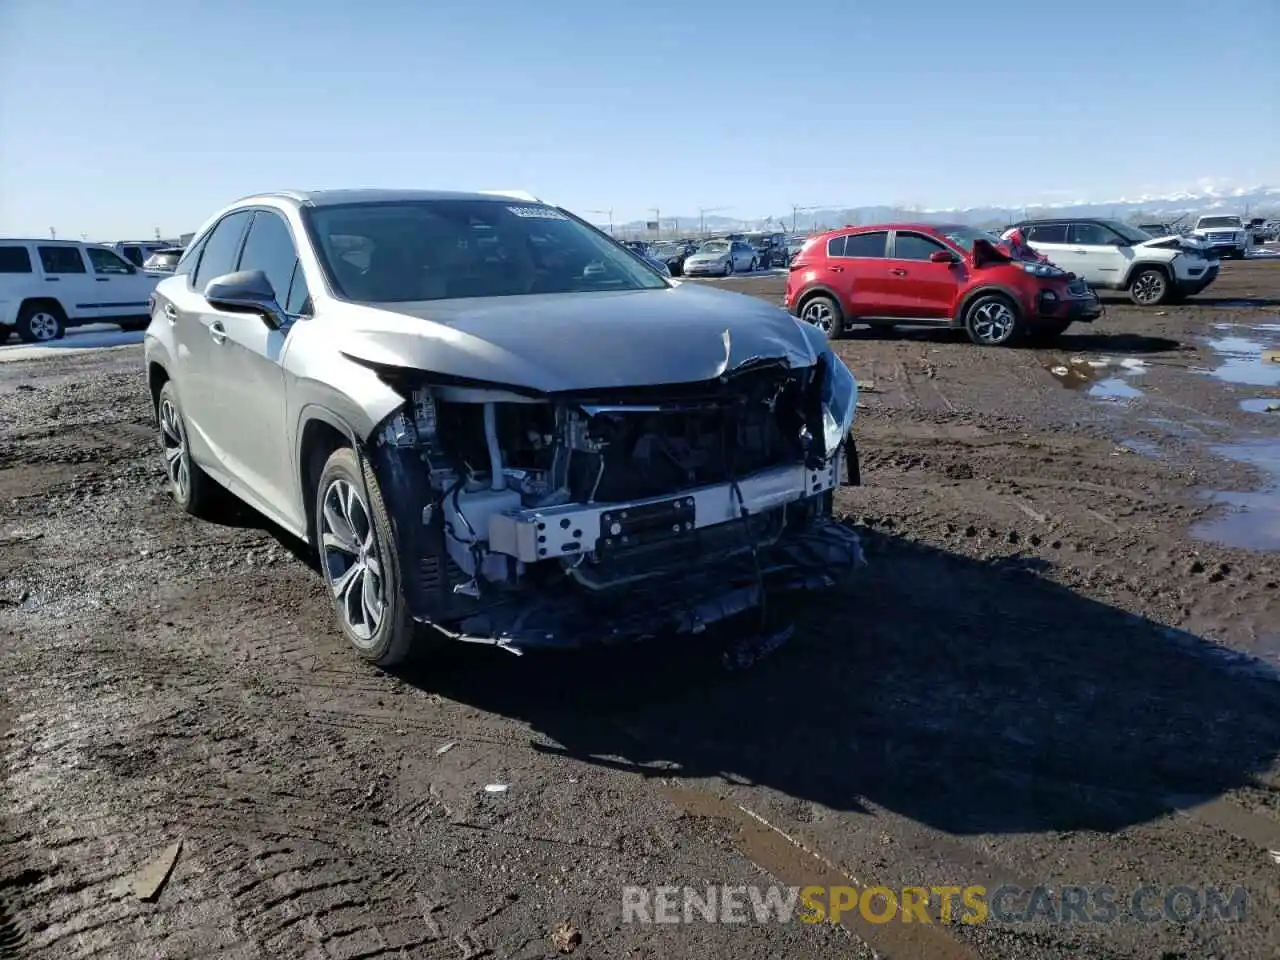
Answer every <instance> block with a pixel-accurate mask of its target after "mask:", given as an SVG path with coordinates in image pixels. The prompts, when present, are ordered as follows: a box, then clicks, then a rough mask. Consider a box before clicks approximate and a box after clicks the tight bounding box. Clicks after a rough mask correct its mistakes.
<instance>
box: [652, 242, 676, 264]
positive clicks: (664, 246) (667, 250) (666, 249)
mask: <svg viewBox="0 0 1280 960" xmlns="http://www.w3.org/2000/svg"><path fill="white" fill-rule="evenodd" d="M679 252H680V248H679V246H677V245H676V244H674V243H655V244H654V245H653V246H652V247H650V248H649V255H650V256H654V257H657V258H658V259H660V260H665V259H666V258H667V257H674V256H676V255H677V254H678V253H679Z"/></svg>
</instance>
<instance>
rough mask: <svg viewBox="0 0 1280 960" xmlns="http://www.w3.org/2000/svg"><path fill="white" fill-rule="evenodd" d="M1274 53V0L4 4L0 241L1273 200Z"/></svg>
mask: <svg viewBox="0 0 1280 960" xmlns="http://www.w3.org/2000/svg"><path fill="white" fill-rule="evenodd" d="M1278 41H1280V3H1276V2H1274V0H1253V2H1244V0H1218V2H1216V3H1207V2H1205V0H1108V2H1096V0H1075V2H1073V3H1067V4H1043V3H1031V2H1026V3H1022V4H988V3H981V2H957V0H942V2H939V0H916V2H895V3H885V2H881V0H807V2H803V3H792V2H774V3H765V2H763V0H738V2H737V3H736V4H735V3H732V2H730V3H724V2H708V0H643V2H636V0H625V2H624V0H478V2H458V0H363V2H361V0H258V2H252V3H249V2H244V0H220V2H203V3H198V2H196V0H110V2H102V0H0V234H8V235H14V234H33V233H34V234H38V235H45V234H46V233H47V231H48V228H49V227H50V226H54V227H56V228H57V229H58V231H59V236H68V237H70V236H78V235H79V234H81V233H84V234H88V235H89V236H90V238H91V239H114V238H117V237H124V236H133V235H143V236H150V235H151V234H152V232H153V231H154V229H155V228H156V227H157V226H158V227H160V228H161V229H162V230H163V231H164V232H165V233H166V234H176V233H180V232H183V231H186V230H192V229H195V227H197V226H198V225H199V223H200V222H201V221H202V220H204V219H205V217H206V216H208V215H209V214H210V213H212V212H213V211H214V210H215V209H216V208H217V207H218V206H220V205H221V204H223V203H225V202H228V201H230V200H233V199H235V198H237V197H239V196H242V195H244V194H247V193H253V192H256V191H259V190H264V189H272V188H280V187H299V188H318V187H335V186H397V187H437V188H451V189H472V188H475V189H508V188H521V189H529V190H532V191H534V192H536V193H538V194H539V195H541V196H543V197H544V198H546V199H548V200H551V201H554V202H556V203H561V204H563V205H566V206H568V207H571V208H572V209H574V210H575V211H577V212H579V213H583V214H584V215H587V211H590V210H605V209H609V208H612V209H613V211H614V218H615V220H616V221H617V222H623V221H625V220H629V219H643V218H650V217H651V216H652V214H651V209H652V208H654V207H657V208H659V209H660V210H661V212H662V213H661V215H662V217H663V218H664V219H666V218H668V217H670V216H672V215H684V216H696V215H697V213H698V209H699V207H724V208H727V209H725V210H724V211H723V212H724V213H725V214H726V215H729V216H735V217H742V218H749V217H758V216H765V215H778V214H786V215H789V214H790V210H791V205H792V204H793V203H794V204H800V205H802V206H808V205H817V204H822V205H833V206H840V205H856V204H864V203H882V202H883V203H897V204H913V205H917V206H923V207H945V206H953V205H960V206H972V205H978V204H983V203H989V202H994V203H1000V204H1009V205H1014V204H1023V203H1035V202H1046V201H1051V200H1056V199H1076V198H1088V199H1095V200H1106V199H1114V198H1115V197H1117V196H1120V195H1134V194H1140V193H1144V192H1147V193H1156V192H1165V191H1169V190H1176V189H1185V188H1187V187H1189V186H1192V185H1194V184H1195V183H1196V182H1197V181H1198V180H1200V179H1202V178H1206V177H1212V178H1222V179H1225V180H1228V181H1231V182H1233V183H1238V184H1241V185H1245V184H1257V183H1268V184H1272V185H1280V108H1278V107H1277V105H1276V104H1277V100H1280V98H1278V97H1277V96H1276V95H1275V93H1274V91H1275V90H1276V89H1278V88H1280V63H1278V62H1277V60H1276V52H1277V49H1278V47H1277V42H1278ZM590 216H591V217H592V219H596V220H599V221H603V219H604V217H603V216H602V215H590Z"/></svg>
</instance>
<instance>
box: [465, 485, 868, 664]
mask: <svg viewBox="0 0 1280 960" xmlns="http://www.w3.org/2000/svg"><path fill="white" fill-rule="evenodd" d="M823 499H824V497H822V496H819V497H815V498H813V500H814V501H820V500H823ZM778 509H779V510H781V509H783V508H778ZM761 519H765V518H761ZM723 527H724V529H721V530H718V531H716V533H717V534H719V535H720V536H721V538H723V537H725V536H733V535H738V536H741V537H745V538H747V539H746V541H742V542H740V543H739V545H738V548H737V549H736V550H730V551H728V552H727V553H725V554H724V555H722V556H720V557H719V558H717V559H716V560H715V561H714V562H708V560H707V558H706V557H702V556H699V554H698V553H696V552H694V553H691V554H690V555H688V556H687V558H686V559H685V561H684V562H683V563H681V562H679V559H678V557H679V554H678V553H673V554H670V555H669V559H668V560H667V563H668V565H669V566H668V569H666V570H664V572H663V573H662V574H661V575H659V576H650V577H647V578H645V579H644V580H643V581H640V582H638V583H636V584H633V585H630V586H625V587H615V588H611V589H606V590H598V591H593V590H588V589H583V588H581V587H577V585H570V586H568V587H566V588H564V589H559V590H554V591H552V590H548V591H546V592H541V593H536V594H526V595H524V596H518V597H513V598H512V599H511V600H510V601H507V602H505V603H500V604H498V605H495V606H492V607H488V608H486V609H485V610H483V611H478V612H477V613H476V614H474V615H473V616H471V617H468V618H466V619H465V620H463V621H462V623H461V625H460V630H461V632H462V634H463V636H464V638H465V639H469V640H473V641H474V640H478V641H480V642H487V643H492V644H494V645H497V646H504V647H511V648H515V649H516V650H520V649H525V648H535V647H540V648H561V649H572V648H579V647H585V646H595V645H606V646H607V645H618V644H624V643H632V642H636V641H641V640H646V639H650V638H653V637H656V636H660V635H662V634H671V633H675V634H692V635H696V634H699V633H702V632H703V631H705V630H706V629H707V627H709V626H711V625H712V624H715V623H719V622H721V621H724V620H728V619H729V618H731V617H735V616H739V615H741V614H747V613H751V612H752V611H755V610H758V609H759V608H760V607H761V606H762V604H763V603H764V602H765V597H766V596H767V595H771V594H779V593H784V592H790V591H799V590H820V589H824V588H829V587H832V586H835V585H836V584H837V583H839V582H840V581H841V580H843V579H846V578H847V577H848V575H849V574H850V573H852V572H853V571H854V570H855V569H856V568H857V567H859V566H861V565H862V564H863V563H864V560H863V556H862V547H861V543H860V541H859V539H858V535H857V533H855V532H854V531H853V530H852V529H850V528H849V527H847V526H845V525H843V524H841V523H839V522H838V521H836V520H834V519H832V518H831V517H830V516H822V515H817V516H812V517H811V518H809V519H807V520H805V521H803V522H802V523H800V524H798V525H797V526H796V527H795V528H794V529H790V530H784V532H783V534H782V536H780V537H779V538H778V539H777V540H775V541H773V542H771V543H769V544H768V545H766V546H760V547H758V548H757V549H754V550H753V549H752V548H751V546H750V545H749V540H750V537H751V536H752V534H748V533H747V531H746V523H745V521H734V522H732V523H728V524H724V525H723ZM713 529H714V528H713ZM740 531H741V532H740ZM574 587H576V589H575V588H574Z"/></svg>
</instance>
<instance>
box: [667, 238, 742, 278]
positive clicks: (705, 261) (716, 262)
mask: <svg viewBox="0 0 1280 960" xmlns="http://www.w3.org/2000/svg"><path fill="white" fill-rule="evenodd" d="M758 262H759V260H758V255H757V254H756V251H755V250H754V249H753V248H752V246H751V244H749V243H745V242H744V241H742V240H708V241H707V242H706V243H704V244H703V245H702V246H700V247H699V248H698V249H697V252H695V253H694V254H693V255H692V256H690V257H689V258H688V259H687V260H685V262H684V275H685V276H686V277H729V276H733V274H734V273H735V272H738V271H746V272H750V271H752V270H754V269H755V268H756V265H757V264H758Z"/></svg>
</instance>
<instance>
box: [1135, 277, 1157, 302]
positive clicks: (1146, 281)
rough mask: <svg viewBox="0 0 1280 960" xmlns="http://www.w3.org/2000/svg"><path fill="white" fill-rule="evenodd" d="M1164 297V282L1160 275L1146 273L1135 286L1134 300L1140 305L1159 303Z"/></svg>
mask: <svg viewBox="0 0 1280 960" xmlns="http://www.w3.org/2000/svg"><path fill="white" fill-rule="evenodd" d="M1163 296H1164V280H1163V278H1161V276H1160V275H1159V274H1158V273H1144V274H1143V275H1142V276H1140V277H1139V278H1138V279H1137V280H1136V281H1135V282H1134V284H1133V299H1134V300H1137V301H1138V303H1142V304H1150V303H1158V302H1159V300H1160V298H1161V297H1163Z"/></svg>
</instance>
